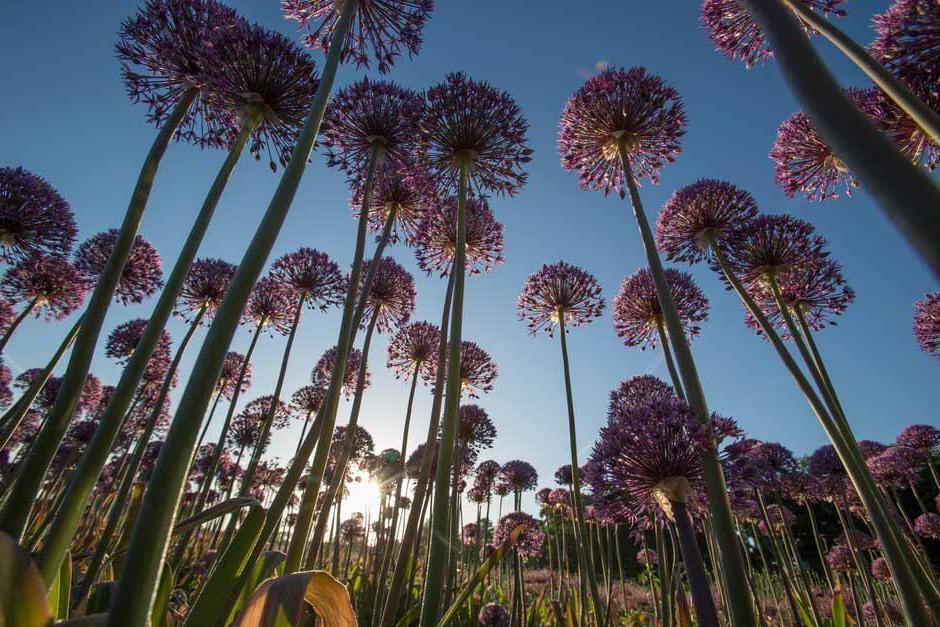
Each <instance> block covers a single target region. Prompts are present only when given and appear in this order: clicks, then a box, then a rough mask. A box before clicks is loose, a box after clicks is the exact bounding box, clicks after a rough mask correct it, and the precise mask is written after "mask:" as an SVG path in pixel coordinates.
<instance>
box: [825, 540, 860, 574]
mask: <svg viewBox="0 0 940 627" xmlns="http://www.w3.org/2000/svg"><path fill="white" fill-rule="evenodd" d="M826 561H827V562H829V566H830V567H831V568H832V570H835V571H839V572H849V571H853V570H855V560H854V559H853V557H852V549H850V548H849V547H847V546H846V545H844V544H837V545H835V546H834V547H832V548H831V549H830V550H829V553H828V554H827V555H826Z"/></svg>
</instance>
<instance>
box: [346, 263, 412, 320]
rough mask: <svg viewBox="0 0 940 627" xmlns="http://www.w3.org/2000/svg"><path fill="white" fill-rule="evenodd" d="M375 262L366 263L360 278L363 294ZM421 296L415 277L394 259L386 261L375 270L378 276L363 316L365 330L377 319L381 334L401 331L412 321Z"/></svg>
mask: <svg viewBox="0 0 940 627" xmlns="http://www.w3.org/2000/svg"><path fill="white" fill-rule="evenodd" d="M373 263H374V260H371V259H370V260H367V261H365V262H364V263H363V271H362V274H361V278H360V285H359V289H360V290H361V289H362V287H363V284H364V283H365V281H366V278H367V276H368V274H369V270H370V266H371V265H372V264H373ZM417 296H418V292H417V290H416V289H415V280H414V277H413V276H411V273H410V272H408V271H407V270H405V268H404V267H403V266H402V265H401V264H399V263H398V262H397V261H395V260H394V259H392V258H391V257H383V258H382V259H381V260H379V261H378V264H377V265H376V268H375V276H374V277H373V279H372V285H371V286H370V287H369V294H368V295H367V296H366V306H365V310H364V311H363V316H362V327H363V328H365V327H367V326H368V325H369V321H371V320H372V318H373V317H375V319H376V328H377V329H378V331H379V333H387V332H389V331H392V330H394V329H398V328H400V327H401V326H402V325H404V324H406V323H407V322H408V320H409V318H411V313H412V312H413V311H414V308H415V299H416V298H417Z"/></svg>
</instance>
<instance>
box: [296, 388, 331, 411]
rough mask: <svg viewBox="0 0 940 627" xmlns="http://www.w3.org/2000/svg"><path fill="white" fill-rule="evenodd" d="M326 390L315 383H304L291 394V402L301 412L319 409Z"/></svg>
mask: <svg viewBox="0 0 940 627" xmlns="http://www.w3.org/2000/svg"><path fill="white" fill-rule="evenodd" d="M325 396H326V390H325V389H323V388H322V387H320V386H317V385H305V386H303V387H302V388H300V389H299V390H297V391H296V392H294V394H293V396H291V404H292V405H293V406H294V408H295V409H296V410H297V411H298V412H300V413H303V414H312V413H314V412H318V411H320V407H321V406H322V405H323V399H324V397H325Z"/></svg>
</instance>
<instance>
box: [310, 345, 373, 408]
mask: <svg viewBox="0 0 940 627" xmlns="http://www.w3.org/2000/svg"><path fill="white" fill-rule="evenodd" d="M361 366H362V351H360V350H359V349H358V348H354V349H352V350H350V351H349V358H348V359H347V360H346V372H345V375H344V377H343V391H344V392H345V393H346V396H352V394H353V393H354V392H355V391H356V379H358V378H359V368H360V367H361ZM335 367H336V347H335V346H334V347H333V348H331V349H329V350H328V351H326V352H325V353H323V356H322V357H320V360H319V361H318V362H317V364H316V365H315V366H314V367H313V371H312V372H311V373H310V380H311V382H312V383H313V384H314V385H317V386H320V387H322V388H324V389H326V388H328V387H329V386H330V379H331V377H332V375H333V369H334V368H335ZM371 379H372V374H371V373H370V372H369V370H368V367H367V369H366V375H365V381H364V384H363V390H365V389H366V388H368V387H369V383H370V382H371Z"/></svg>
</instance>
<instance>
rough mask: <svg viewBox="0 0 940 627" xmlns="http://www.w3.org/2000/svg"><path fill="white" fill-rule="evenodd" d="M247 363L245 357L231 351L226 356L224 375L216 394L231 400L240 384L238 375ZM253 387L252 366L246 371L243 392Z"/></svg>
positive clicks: (221, 376) (223, 365) (223, 362)
mask: <svg viewBox="0 0 940 627" xmlns="http://www.w3.org/2000/svg"><path fill="white" fill-rule="evenodd" d="M244 363H245V356H244V355H242V354H241V353H236V352H235V351H229V352H228V353H226V354H225V359H224V360H223V361H222V374H221V375H219V380H218V382H217V383H216V392H221V394H222V396H224V397H225V398H227V399H231V398H232V396H233V395H234V394H235V386H236V384H237V383H238V375H239V374H240V373H241V371H242V364H244ZM250 387H251V364H250V363H249V364H248V367H247V368H246V369H245V376H244V378H243V379H242V389H241V391H242V392H245V391H246V390H248V388H250Z"/></svg>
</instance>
